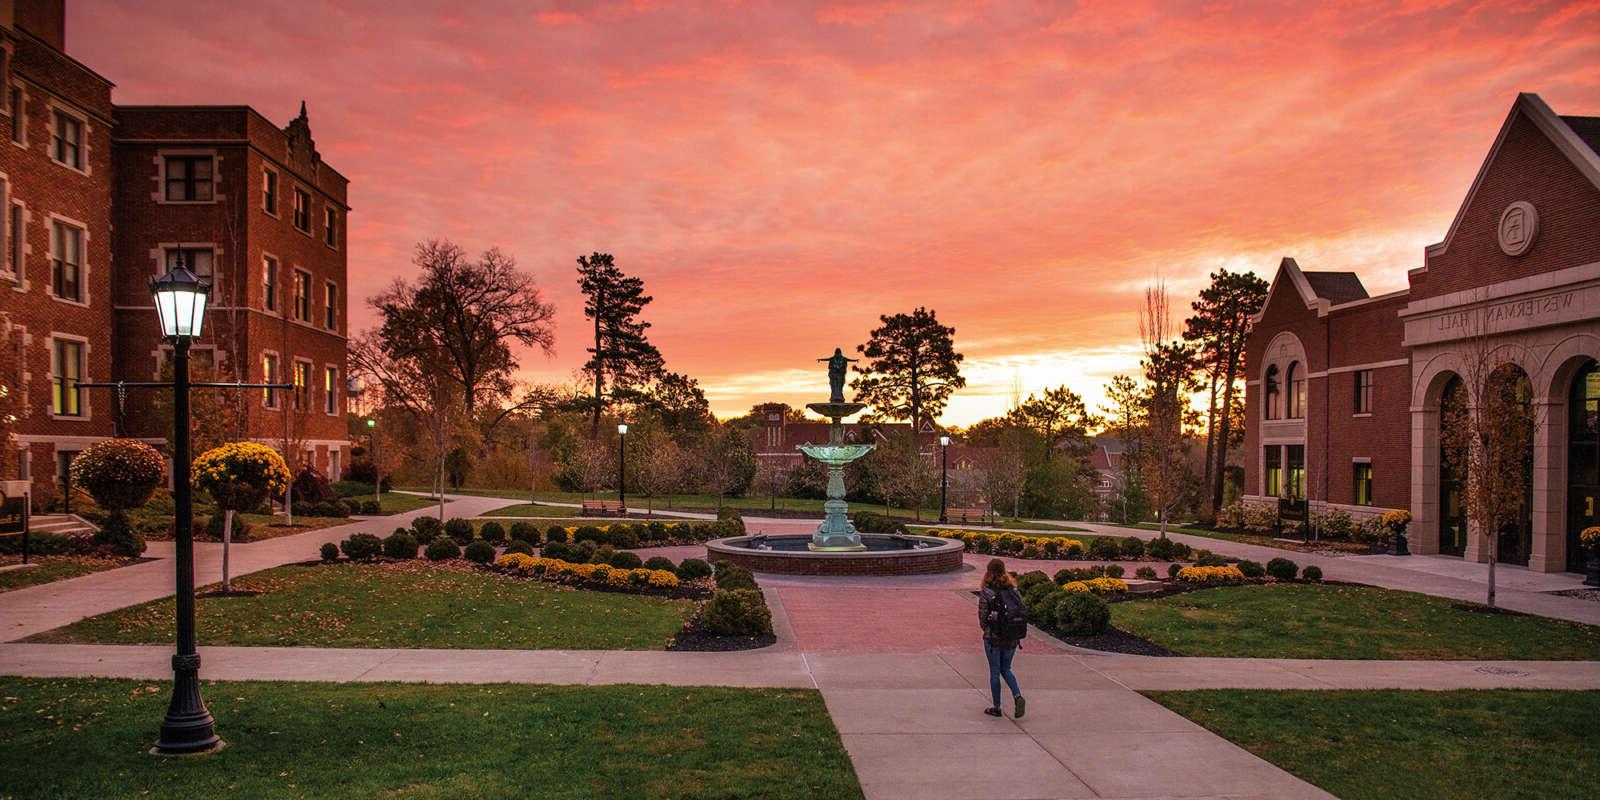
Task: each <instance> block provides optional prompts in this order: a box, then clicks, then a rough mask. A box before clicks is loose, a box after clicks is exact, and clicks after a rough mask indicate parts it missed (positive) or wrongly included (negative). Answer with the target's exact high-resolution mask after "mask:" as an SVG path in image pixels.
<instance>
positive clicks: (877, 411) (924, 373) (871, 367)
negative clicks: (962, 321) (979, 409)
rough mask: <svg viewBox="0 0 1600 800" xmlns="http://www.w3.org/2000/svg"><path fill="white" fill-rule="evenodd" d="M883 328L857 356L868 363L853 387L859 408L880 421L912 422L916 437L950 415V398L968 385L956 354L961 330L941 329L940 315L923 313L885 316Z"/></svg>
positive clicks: (919, 310) (926, 311)
mask: <svg viewBox="0 0 1600 800" xmlns="http://www.w3.org/2000/svg"><path fill="white" fill-rule="evenodd" d="M878 319H879V320H881V321H882V322H883V325H882V326H881V327H879V328H876V329H875V330H873V331H872V335H871V337H870V338H869V339H868V340H867V343H866V344H863V345H858V346H857V347H856V350H857V351H858V352H860V353H861V354H862V355H863V356H866V358H867V360H866V361H865V362H864V366H862V367H860V368H859V369H860V375H859V376H858V377H857V378H856V379H855V380H853V381H851V382H850V388H852V389H854V390H855V391H856V402H859V403H868V404H870V405H871V406H872V407H873V409H874V415H875V416H880V417H887V418H889V419H904V420H909V421H910V422H911V430H912V431H913V435H915V434H916V433H920V432H921V430H922V427H921V426H922V421H923V420H925V419H929V418H932V417H937V416H938V415H939V413H940V412H942V411H944V407H945V404H946V403H947V402H949V400H950V395H951V394H952V393H954V392H955V390H957V389H960V388H962V387H963V386H966V385H967V379H966V378H963V377H961V360H962V358H964V357H963V356H962V355H961V354H960V353H957V352H956V349H955V333H956V329H955V328H953V327H948V326H945V325H940V324H939V319H938V317H937V316H936V315H935V312H933V311H929V310H927V309H925V308H918V309H917V310H916V311H913V312H912V313H910V314H895V315H894V316H880V317H879V318H878Z"/></svg>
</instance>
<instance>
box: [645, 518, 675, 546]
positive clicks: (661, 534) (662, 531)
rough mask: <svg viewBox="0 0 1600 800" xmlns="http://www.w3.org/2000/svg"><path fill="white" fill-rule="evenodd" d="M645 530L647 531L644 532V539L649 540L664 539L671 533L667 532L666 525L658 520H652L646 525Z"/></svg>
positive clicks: (660, 540) (657, 540) (659, 540)
mask: <svg viewBox="0 0 1600 800" xmlns="http://www.w3.org/2000/svg"><path fill="white" fill-rule="evenodd" d="M645 530H647V531H649V533H648V534H646V535H645V537H644V538H645V540H646V541H651V542H663V541H666V540H667V537H668V536H670V535H671V534H669V533H668V532H667V526H666V525H665V524H664V523H660V522H652V523H650V524H649V525H646V526H645Z"/></svg>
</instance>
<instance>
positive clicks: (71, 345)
mask: <svg viewBox="0 0 1600 800" xmlns="http://www.w3.org/2000/svg"><path fill="white" fill-rule="evenodd" d="M55 345H56V346H55V364H54V366H55V375H53V376H52V378H51V381H50V389H51V392H50V413H52V414H55V415H57V416H62V417H79V416H83V405H82V403H81V393H82V391H83V390H82V389H79V388H78V382H79V381H81V380H83V343H82V342H69V341H66V340H64V339H57V340H56V343H55Z"/></svg>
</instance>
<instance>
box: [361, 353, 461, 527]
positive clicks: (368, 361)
mask: <svg viewBox="0 0 1600 800" xmlns="http://www.w3.org/2000/svg"><path fill="white" fill-rule="evenodd" d="M350 363H351V364H354V365H355V366H356V367H357V368H358V369H360V370H361V371H363V372H364V373H366V374H367V375H370V376H372V378H373V379H374V380H376V381H377V383H378V387H379V389H380V390H381V391H382V393H383V400H384V405H385V406H386V407H388V408H398V409H401V410H403V411H404V412H405V413H406V414H407V415H408V416H410V417H411V418H412V419H413V420H414V421H415V422H416V423H417V425H418V426H419V427H421V428H422V429H423V431H424V432H425V433H426V435H427V439H428V444H429V450H430V451H431V452H430V453H429V455H431V456H432V457H433V461H434V467H435V469H434V484H433V488H434V492H435V494H436V495H437V496H438V498H439V519H441V520H442V519H444V503H445V497H444V488H445V474H444V472H445V456H446V455H448V453H449V452H450V442H451V438H452V437H453V436H454V435H455V434H456V432H457V431H458V430H459V428H460V426H461V422H462V413H461V412H462V410H463V409H462V407H461V402H460V396H459V385H458V384H456V383H455V382H454V381H453V380H452V379H451V378H450V377H449V376H448V375H446V374H445V373H444V372H443V371H442V370H440V369H438V368H437V365H436V364H434V363H431V362H430V361H429V360H428V359H426V358H424V357H422V356H420V355H417V354H405V355H399V356H396V355H392V354H391V353H390V352H389V351H388V350H387V349H386V348H385V347H384V344H383V341H382V334H381V333H379V332H378V331H367V332H366V333H364V334H362V335H361V336H360V337H358V338H357V339H356V340H355V341H354V343H352V345H351V347H350Z"/></svg>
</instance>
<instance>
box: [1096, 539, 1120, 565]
mask: <svg viewBox="0 0 1600 800" xmlns="http://www.w3.org/2000/svg"><path fill="white" fill-rule="evenodd" d="M1120 555H1122V547H1121V546H1120V545H1118V544H1117V540H1116V539H1110V538H1106V537H1101V538H1098V539H1095V540H1093V541H1091V542H1089V557H1090V558H1095V559H1099V560H1101V561H1115V560H1116V559H1117V557H1118V556H1120Z"/></svg>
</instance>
